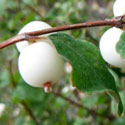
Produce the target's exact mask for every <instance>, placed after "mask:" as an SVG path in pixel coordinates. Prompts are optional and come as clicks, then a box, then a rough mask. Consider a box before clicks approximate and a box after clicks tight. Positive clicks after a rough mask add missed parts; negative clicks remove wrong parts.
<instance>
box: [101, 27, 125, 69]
mask: <svg viewBox="0 0 125 125" xmlns="http://www.w3.org/2000/svg"><path fill="white" fill-rule="evenodd" d="M122 32H123V31H122V30H121V29H118V28H115V27H113V28H110V29H109V30H107V31H106V32H105V33H104V34H103V36H102V37H101V40H100V51H101V55H102V57H103V59H104V60H105V61H106V62H108V63H109V64H111V65H113V66H116V67H119V68H124V67H125V59H122V58H121V57H120V55H119V54H118V53H117V51H116V44H117V42H118V41H119V39H120V36H121V34H122Z"/></svg>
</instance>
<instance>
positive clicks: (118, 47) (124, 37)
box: [116, 32, 125, 58]
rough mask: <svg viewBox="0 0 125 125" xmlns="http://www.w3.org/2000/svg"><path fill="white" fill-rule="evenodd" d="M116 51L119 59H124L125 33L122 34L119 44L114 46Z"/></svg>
mask: <svg viewBox="0 0 125 125" xmlns="http://www.w3.org/2000/svg"><path fill="white" fill-rule="evenodd" d="M116 50H117V52H118V53H119V54H120V56H121V58H125V32H123V33H122V35H121V37H120V40H119V42H118V43H117V44H116Z"/></svg>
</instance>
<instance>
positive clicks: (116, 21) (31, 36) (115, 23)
mask: <svg viewBox="0 0 125 125" xmlns="http://www.w3.org/2000/svg"><path fill="white" fill-rule="evenodd" d="M124 25H125V15H124V16H119V17H115V18H113V19H107V20H101V21H93V22H85V23H79V24H70V25H65V26H58V27H54V28H47V29H44V30H39V31H33V32H28V33H25V34H20V35H17V36H14V37H12V38H10V39H8V40H6V41H4V42H2V43H0V49H2V48H5V47H7V46H10V45H12V44H15V43H17V42H20V41H23V40H38V39H40V37H38V35H43V34H48V33H53V32H59V31H66V30H75V29H81V28H90V27H91V28H92V27H100V26H112V27H117V28H123V27H124Z"/></svg>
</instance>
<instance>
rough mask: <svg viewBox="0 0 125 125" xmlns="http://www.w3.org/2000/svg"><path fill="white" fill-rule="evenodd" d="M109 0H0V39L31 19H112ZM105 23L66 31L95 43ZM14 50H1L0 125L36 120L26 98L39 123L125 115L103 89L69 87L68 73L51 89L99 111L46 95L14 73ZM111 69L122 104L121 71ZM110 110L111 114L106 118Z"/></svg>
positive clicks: (96, 124) (88, 123) (80, 122)
mask: <svg viewBox="0 0 125 125" xmlns="http://www.w3.org/2000/svg"><path fill="white" fill-rule="evenodd" d="M113 2H114V0H110V1H109V0H93V1H92V0H67V1H65V0H59V1H56V0H0V41H4V40H6V39H8V38H11V37H12V36H14V35H16V34H17V33H18V31H19V30H20V29H21V28H22V27H23V26H24V25H25V24H26V23H28V22H30V21H33V20H42V21H45V22H47V23H49V24H50V25H52V26H59V25H65V24H73V23H79V22H84V21H92V20H99V19H105V18H111V17H113V13H112V6H113ZM107 28H108V27H105V28H91V29H79V30H74V31H67V32H66V33H68V34H71V35H73V36H74V37H75V38H78V39H86V40H88V41H90V42H92V43H94V44H96V45H97V46H98V42H99V38H100V37H101V35H102V33H103V32H104V31H105V30H106V29H107ZM18 55H19V53H18V52H17V50H16V48H15V46H14V45H12V46H10V47H7V48H5V49H2V50H0V104H4V105H5V108H4V110H3V111H2V113H0V125H35V122H34V121H33V120H32V118H31V117H30V115H29V114H28V112H27V111H26V109H25V108H24V106H23V105H21V102H22V101H25V103H26V104H27V106H28V107H29V108H30V109H31V110H32V112H33V114H34V115H35V117H36V119H37V120H38V122H40V124H41V125H42V124H43V125H100V124H102V125H103V124H104V125H105V124H106V125H124V123H125V120H124V116H125V115H124V113H123V115H122V116H121V117H120V118H119V117H118V116H117V114H116V103H115V102H114V100H113V99H111V98H110V97H109V96H108V95H107V94H106V93H95V94H91V95H90V94H85V93H80V92H76V91H75V90H72V89H71V87H70V84H71V83H70V80H69V79H70V78H69V77H70V75H69V77H68V76H66V78H64V79H62V80H61V81H60V82H59V83H58V84H57V85H55V86H54V90H56V91H59V92H61V93H62V95H64V96H67V97H69V98H70V99H72V100H75V101H77V102H78V103H80V104H82V105H84V106H86V107H88V108H90V109H93V110H95V111H97V112H98V113H100V114H101V115H100V116H96V115H95V116H94V119H93V117H92V115H91V113H90V112H87V111H86V110H85V109H83V108H80V107H76V106H74V105H72V104H70V103H68V102H67V101H65V100H64V99H63V98H61V97H57V96H56V95H54V94H52V93H50V94H46V93H44V91H43V89H38V88H33V87H30V86H28V85H27V84H25V83H24V81H23V80H22V79H21V77H20V75H19V73H18V68H17V59H18ZM114 71H115V72H116V73H115V75H114V77H115V78H116V79H120V82H119V83H118V85H117V87H118V88H119V91H120V95H121V98H122V102H123V103H124V105H125V96H124V95H125V71H123V70H122V71H121V70H120V69H115V68H113V71H112V72H114ZM118 81H119V80H118ZM13 82H14V83H15V84H16V85H15V87H14V85H13ZM124 111H125V109H124ZM109 114H111V115H113V118H107V117H108V116H109Z"/></svg>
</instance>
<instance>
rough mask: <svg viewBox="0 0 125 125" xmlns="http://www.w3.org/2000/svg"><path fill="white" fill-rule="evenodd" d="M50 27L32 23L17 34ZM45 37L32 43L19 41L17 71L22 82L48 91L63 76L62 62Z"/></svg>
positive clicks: (35, 22) (42, 23)
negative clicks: (45, 88)
mask: <svg viewBox="0 0 125 125" xmlns="http://www.w3.org/2000/svg"><path fill="white" fill-rule="evenodd" d="M50 27H51V26H49V25H48V24H47V23H44V22H42V21H33V22H30V23H29V24H27V25H25V26H24V27H23V28H22V29H21V31H20V32H19V34H22V33H26V32H31V31H37V30H42V29H46V28H50ZM47 35H48V34H47ZM47 35H42V38H43V39H41V40H38V41H36V42H34V43H30V42H28V41H26V40H25V41H21V42H19V43H17V44H16V47H17V49H18V50H19V52H20V55H19V58H18V69H19V72H20V74H21V76H22V78H23V80H24V81H25V82H26V83H28V84H29V85H31V86H34V87H48V88H47V89H50V88H49V87H51V84H53V83H56V82H57V81H58V80H59V79H60V78H61V77H62V76H63V74H64V60H63V59H62V57H61V56H60V55H59V54H58V53H57V51H56V48H55V47H54V45H53V43H52V42H51V41H50V40H49V38H48V37H47ZM48 91H49V90H48Z"/></svg>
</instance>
